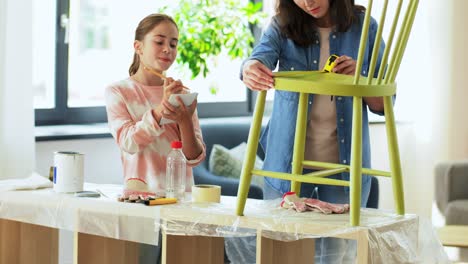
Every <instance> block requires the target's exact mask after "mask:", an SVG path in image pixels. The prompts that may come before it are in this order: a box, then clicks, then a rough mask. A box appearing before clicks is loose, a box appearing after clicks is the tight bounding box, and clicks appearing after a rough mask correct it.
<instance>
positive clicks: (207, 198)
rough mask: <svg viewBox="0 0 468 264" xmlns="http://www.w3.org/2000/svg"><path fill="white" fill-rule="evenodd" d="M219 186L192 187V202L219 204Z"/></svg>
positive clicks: (199, 185)
mask: <svg viewBox="0 0 468 264" xmlns="http://www.w3.org/2000/svg"><path fill="white" fill-rule="evenodd" d="M220 199H221V186H218V185H208V184H198V185H194V186H192V201H193V202H195V203H210V202H211V203H219V201H220Z"/></svg>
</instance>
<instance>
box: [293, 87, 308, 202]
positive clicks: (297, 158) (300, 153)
mask: <svg viewBox="0 0 468 264" xmlns="http://www.w3.org/2000/svg"><path fill="white" fill-rule="evenodd" d="M308 97H309V95H308V94H307V93H300V95H299V105H298V108H297V120H296V133H295V137H294V152H293V160H292V174H302V169H303V165H302V162H303V161H304V150H305V140H306V128H307V110H308V106H307V99H308ZM291 191H292V192H296V194H297V196H299V197H300V194H301V183H300V182H298V181H291Z"/></svg>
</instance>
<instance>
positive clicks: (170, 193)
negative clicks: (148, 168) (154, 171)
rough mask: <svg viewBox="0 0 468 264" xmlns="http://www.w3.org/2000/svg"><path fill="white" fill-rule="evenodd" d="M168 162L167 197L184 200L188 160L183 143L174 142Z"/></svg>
mask: <svg viewBox="0 0 468 264" xmlns="http://www.w3.org/2000/svg"><path fill="white" fill-rule="evenodd" d="M171 147H172V150H171V152H169V155H167V160H166V197H168V198H177V199H179V200H183V198H184V195H185V178H186V168H187V167H186V163H187V161H186V159H185V156H184V153H183V152H182V142H180V141H173V142H172V143H171Z"/></svg>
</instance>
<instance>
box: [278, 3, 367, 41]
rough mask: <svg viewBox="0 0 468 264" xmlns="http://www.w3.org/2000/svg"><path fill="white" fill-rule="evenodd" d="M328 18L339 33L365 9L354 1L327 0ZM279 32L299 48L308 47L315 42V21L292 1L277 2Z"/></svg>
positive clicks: (347, 27)
mask: <svg viewBox="0 0 468 264" xmlns="http://www.w3.org/2000/svg"><path fill="white" fill-rule="evenodd" d="M329 1H330V9H329V12H330V17H331V20H332V23H333V24H334V25H335V26H336V29H337V30H338V31H339V32H344V31H346V30H348V29H349V27H350V26H351V25H352V23H354V22H355V21H357V14H358V13H359V12H364V11H365V8H364V7H363V6H360V5H355V4H354V0H329ZM275 17H276V19H277V21H278V23H279V26H280V31H281V33H283V34H284V35H285V36H286V37H288V38H290V39H292V40H293V41H294V42H295V43H296V44H298V45H300V46H308V45H310V44H312V43H313V42H314V40H315V38H314V33H315V31H316V29H317V20H316V19H315V18H314V17H312V16H311V15H309V14H307V13H306V12H304V10H302V9H301V8H300V7H299V6H297V5H296V3H294V1H292V0H278V2H277V5H276V15H275Z"/></svg>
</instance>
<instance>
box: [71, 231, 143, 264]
mask: <svg viewBox="0 0 468 264" xmlns="http://www.w3.org/2000/svg"><path fill="white" fill-rule="evenodd" d="M74 243H75V245H74V249H75V250H74V252H75V253H74V254H75V256H74V261H75V264H76V263H86V264H94V263H96V264H105V263H112V264H126V263H138V253H139V244H138V243H136V242H130V241H125V240H118V239H113V238H107V237H102V236H95V235H90V234H84V233H78V232H75V238H74Z"/></svg>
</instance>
